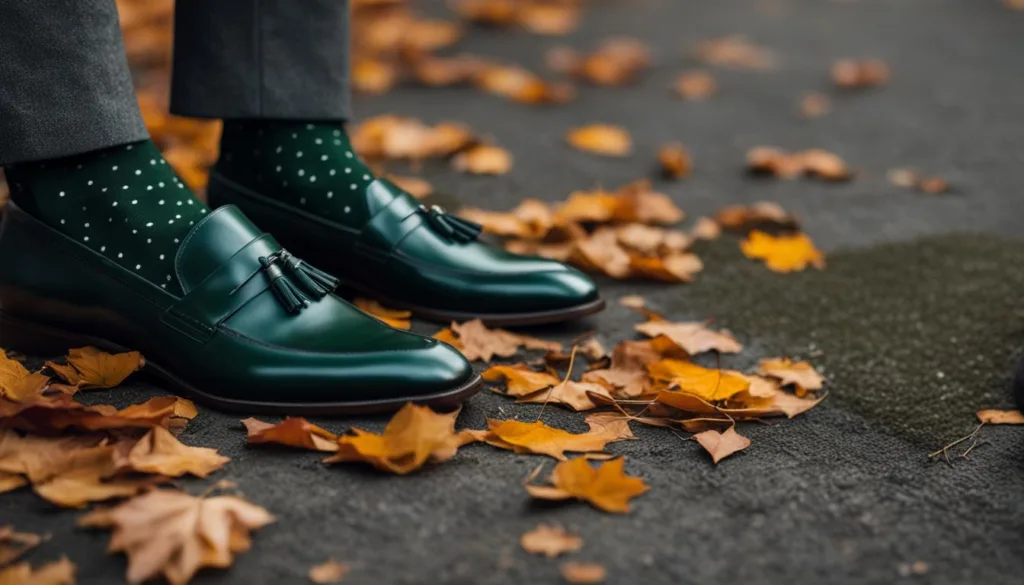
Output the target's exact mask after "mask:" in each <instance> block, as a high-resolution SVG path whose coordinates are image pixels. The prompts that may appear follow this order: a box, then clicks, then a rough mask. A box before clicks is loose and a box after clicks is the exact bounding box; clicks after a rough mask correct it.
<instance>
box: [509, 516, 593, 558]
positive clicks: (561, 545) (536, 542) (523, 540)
mask: <svg viewBox="0 0 1024 585" xmlns="http://www.w3.org/2000/svg"><path fill="white" fill-rule="evenodd" d="M519 544H520V545H521V546H522V547H523V550H525V551H526V552H528V553H530V554H533V555H544V556H546V557H547V558H549V559H553V558H555V557H557V556H559V555H563V554H565V553H570V552H576V551H578V550H580V549H581V548H583V539H582V538H580V537H579V536H576V535H575V534H569V533H568V532H566V531H565V529H564V528H562V527H561V526H557V525H554V526H553V525H548V524H540V525H538V526H537V527H536V528H534V529H533V530H531V531H529V532H526V533H524V534H523V535H522V536H521V537H520V538H519Z"/></svg>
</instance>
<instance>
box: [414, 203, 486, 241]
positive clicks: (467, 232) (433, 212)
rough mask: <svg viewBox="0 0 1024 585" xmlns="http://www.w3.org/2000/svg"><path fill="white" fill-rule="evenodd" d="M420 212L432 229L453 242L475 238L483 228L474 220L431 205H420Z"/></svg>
mask: <svg viewBox="0 0 1024 585" xmlns="http://www.w3.org/2000/svg"><path fill="white" fill-rule="evenodd" d="M420 213H421V214H423V216H424V217H425V218H426V220H427V223H429V224H430V227H432V228H434V231H436V232H438V233H439V234H441V235H443V236H445V237H447V238H448V239H449V240H452V241H453V242H460V243H468V242H472V241H474V240H476V239H477V238H478V237H480V234H481V233H483V231H484V228H483V226H481V225H480V224H478V223H476V222H472V221H469V220H468V219H463V218H461V217H459V216H457V215H449V214H448V213H447V212H446V211H445V210H444V209H442V208H441V207H438V206H437V205H433V206H431V207H429V208H428V207H426V206H423V205H421V206H420Z"/></svg>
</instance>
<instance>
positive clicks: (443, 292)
mask: <svg viewBox="0 0 1024 585" xmlns="http://www.w3.org/2000/svg"><path fill="white" fill-rule="evenodd" d="M267 188H269V189H272V188H273V186H272V185H270V184H269V182H268V185H267ZM207 192H208V196H209V200H210V205H211V206H214V207H216V206H219V205H228V204H233V205H237V206H238V207H239V208H241V209H242V210H243V211H244V212H245V213H246V215H248V216H249V217H251V218H252V220H253V221H254V222H256V223H257V224H258V225H260V226H263V227H265V228H267V229H270V230H273V232H274V235H275V236H277V237H278V238H280V240H281V242H282V243H283V244H284V245H285V246H286V247H288V249H290V250H294V251H295V252H296V253H297V254H298V255H299V256H301V257H303V258H306V259H308V260H309V261H310V262H313V263H314V264H317V265H321V266H323V268H325V269H326V270H328V271H330V272H331V273H333V274H336V275H338V276H339V277H341V279H342V283H343V286H345V287H347V288H350V289H352V290H353V291H354V292H356V293H358V294H360V295H366V296H371V297H373V298H376V299H378V300H379V301H381V302H382V303H384V304H385V305H388V306H390V307H393V308H398V309H409V310H411V311H413V312H414V313H416V314H417V315H418V316H421V317H423V318H426V319H431V320H434V321H467V320H470V319H476V318H479V319H482V320H483V321H484V322H485V323H487V324H489V325H494V326H508V325H536V324H541V323H554V322H559V321H566V320H570V319H577V318H580V317H584V316H586V315H590V314H593V313H597V312H599V311H601V310H602V309H604V306H605V303H604V301H603V300H602V299H601V298H600V296H599V294H598V291H597V287H596V286H595V285H594V283H593V282H592V281H591V280H590V279H589V278H588V277H587V276H586V275H584V274H583V273H581V272H579V271H577V270H574V269H572V268H569V267H567V266H565V265H564V264H561V263H559V262H555V261H552V260H546V259H543V258H535V257H528V256H519V255H516V254H511V253H509V252H506V251H504V250H502V249H500V248H497V247H494V246H489V245H487V244H485V243H482V242H479V241H477V236H478V235H479V234H480V227H479V226H478V225H476V224H473V223H471V222H469V221H466V220H464V219H461V218H458V217H456V216H453V215H449V214H446V213H445V212H444V211H442V210H441V209H439V208H437V207H432V208H427V207H424V206H422V205H420V204H419V203H418V202H417V201H416V200H415V199H413V198H412V197H411V196H410V195H408V194H407V193H405V192H403V191H402V190H401V189H399V188H398V187H397V186H395V185H394V184H393V183H391V182H390V181H387V180H385V179H377V180H374V181H373V182H371V183H370V184H369V187H367V188H366V189H365V190H363V192H362V193H361V194H360V195H359V197H362V198H363V199H365V201H362V200H361V201H359V205H358V206H359V208H360V209H365V216H366V218H368V219H366V220H365V222H364V223H362V224H361V225H359V226H356V227H353V226H351V225H344V224H342V223H340V222H336V221H331V220H329V219H324V218H322V217H319V216H316V215H313V214H310V213H307V212H305V211H303V210H302V209H299V208H297V207H295V206H292V205H287V204H284V203H281V202H279V201H278V200H276V199H274V198H273V197H268V196H267V195H266V191H265V190H264V192H263V193H261V192H257V191H256V190H254V189H250V188H248V187H246V186H244V185H241V184H239V183H237V182H235V181H233V180H231V179H230V178H229V177H226V176H224V174H222V173H220V172H219V171H218V170H217V169H215V170H214V172H213V173H212V175H211V178H210V185H209V189H208V191H207ZM345 196H346V197H351V196H352V194H346V195H345ZM364 203H365V205H364ZM355 206H356V204H355V203H353V207H355ZM345 210H346V211H347V210H348V207H346V208H345Z"/></svg>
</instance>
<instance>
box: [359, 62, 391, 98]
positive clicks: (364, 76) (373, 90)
mask: <svg viewBox="0 0 1024 585" xmlns="http://www.w3.org/2000/svg"><path fill="white" fill-rule="evenodd" d="M351 76H352V87H353V89H355V90H356V91H357V92H359V93H366V94H373V95H379V94H382V93H387V92H388V91H390V90H391V88H392V87H394V86H395V83H396V82H397V81H398V67H396V66H395V64H394V63H389V62H387V61H382V60H379V59H356V60H354V62H353V63H352V72H351Z"/></svg>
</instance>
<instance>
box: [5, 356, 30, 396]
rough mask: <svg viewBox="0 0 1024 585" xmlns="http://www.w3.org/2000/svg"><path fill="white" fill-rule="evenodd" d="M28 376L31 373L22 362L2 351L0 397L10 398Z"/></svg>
mask: <svg viewBox="0 0 1024 585" xmlns="http://www.w3.org/2000/svg"><path fill="white" fill-rule="evenodd" d="M28 376H29V371H28V370H27V369H25V366H23V365H22V364H21V362H19V361H17V360H13V359H11V358H9V357H7V352H5V351H4V350H3V349H0V396H8V397H10V393H11V392H12V391H13V390H15V389H17V388H18V387H19V386H20V385H21V384H22V381H23V380H25V378H27V377H28Z"/></svg>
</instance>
